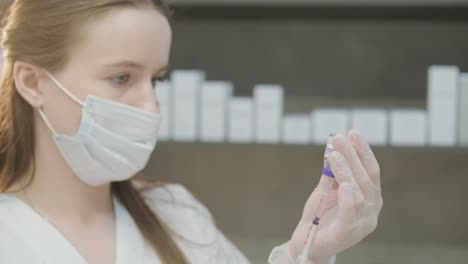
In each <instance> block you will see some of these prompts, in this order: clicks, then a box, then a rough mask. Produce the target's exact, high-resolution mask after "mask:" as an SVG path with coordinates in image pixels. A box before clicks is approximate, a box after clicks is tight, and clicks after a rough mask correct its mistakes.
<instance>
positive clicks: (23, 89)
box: [13, 61, 43, 108]
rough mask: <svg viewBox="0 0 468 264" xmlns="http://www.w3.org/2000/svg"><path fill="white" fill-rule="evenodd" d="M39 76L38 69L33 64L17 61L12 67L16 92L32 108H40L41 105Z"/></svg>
mask: <svg viewBox="0 0 468 264" xmlns="http://www.w3.org/2000/svg"><path fill="white" fill-rule="evenodd" d="M40 76H41V70H40V68H39V67H37V66H35V65H33V64H30V63H26V62H20V61H17V62H15V65H14V66H13V77H14V79H15V86H16V90H17V91H18V92H19V94H20V95H21V96H22V97H23V98H24V99H25V100H26V101H27V102H28V103H29V104H30V105H31V106H32V107H34V108H41V107H42V105H43V93H42V91H41V89H40V88H39V83H40V82H39V79H40Z"/></svg>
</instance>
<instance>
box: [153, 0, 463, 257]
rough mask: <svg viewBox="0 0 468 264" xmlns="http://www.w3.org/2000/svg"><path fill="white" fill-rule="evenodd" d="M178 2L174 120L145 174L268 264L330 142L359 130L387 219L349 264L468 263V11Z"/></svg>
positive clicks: (364, 0) (381, 4) (320, 0)
mask: <svg viewBox="0 0 468 264" xmlns="http://www.w3.org/2000/svg"><path fill="white" fill-rule="evenodd" d="M168 2H169V3H170V4H171V6H172V9H173V11H174V16H173V21H172V23H173V32H174V45H173V50H172V62H171V68H172V74H171V75H170V76H169V79H168V81H166V82H164V83H161V84H160V86H159V87H158V88H157V92H158V95H159V97H160V100H161V104H162V111H164V113H163V115H164V116H166V117H167V118H166V119H165V124H164V128H163V129H162V130H163V131H162V132H161V133H162V141H161V142H160V143H159V145H158V147H157V149H156V151H155V153H154V155H153V157H152V161H151V163H150V165H149V166H148V168H147V169H146V170H147V173H148V174H151V175H154V176H155V177H157V178H159V179H162V180H164V181H169V182H178V183H181V184H183V185H185V186H186V187H187V188H188V189H189V190H190V191H192V192H193V193H194V194H195V195H196V196H197V197H198V198H199V199H200V200H201V201H202V202H203V203H204V204H205V205H206V206H207V207H208V208H209V209H210V211H211V212H212V214H213V215H214V217H215V219H216V221H217V224H218V226H219V227H220V229H221V230H223V231H224V233H225V234H226V235H227V236H228V237H229V238H230V239H231V240H232V241H233V242H234V243H235V244H236V245H237V246H238V247H239V248H240V249H241V250H242V251H243V252H244V253H245V254H246V255H247V257H248V258H249V259H251V260H252V262H253V263H266V261H267V257H268V254H269V253H270V251H271V249H272V248H273V247H274V246H277V245H280V244H282V243H283V242H286V241H287V240H288V239H289V238H290V235H291V234H292V232H293V230H294V228H295V226H296V224H297V222H298V220H299V219H300V215H301V212H302V208H303V206H304V203H305V201H306V199H307V198H308V196H309V195H310V193H311V192H312V190H313V189H314V187H315V186H316V184H317V182H318V179H319V177H320V172H321V168H322V162H323V151H324V146H325V145H324V144H325V139H326V136H327V133H328V132H332V131H336V130H338V131H336V132H345V131H340V130H347V129H349V128H352V127H358V129H359V130H360V131H361V133H363V134H364V135H366V137H368V138H371V141H372V145H373V146H374V150H375V154H376V156H377V158H378V160H379V162H380V164H381V168H382V190H383V196H384V208H383V211H382V214H381V217H380V221H379V226H378V228H377V230H376V231H375V232H374V233H373V234H372V235H371V236H369V237H368V238H366V239H365V240H364V241H363V242H362V243H360V244H359V245H358V246H356V247H353V248H351V249H349V250H346V251H345V252H343V253H341V254H340V255H339V256H338V260H337V263H348V264H351V263H360V264H366V263H368V264H383V263H424V264H431V263H442V262H443V263H467V262H468V261H467V259H468V227H467V223H468V221H467V220H468V218H467V217H468V211H467V209H468V208H467V205H466V202H467V201H468V192H467V191H466V187H467V186H468V166H467V165H466V162H467V161H468V148H467V147H466V146H464V145H466V144H467V143H468V142H467V137H468V131H467V130H468V124H467V122H468V97H467V94H468V86H467V85H466V83H467V82H466V79H467V77H466V75H464V74H463V72H468V56H467V52H466V51H467V48H468V1H465V0H459V1H455V0H454V1H450V0H404V1H403V0H374V1H371V0H360V1H359V0H346V1H345V0H243V1H241V0H211V1H210V0H172V1H168ZM214 81H216V82H214ZM259 84H262V85H259ZM465 126H466V128H465Z"/></svg>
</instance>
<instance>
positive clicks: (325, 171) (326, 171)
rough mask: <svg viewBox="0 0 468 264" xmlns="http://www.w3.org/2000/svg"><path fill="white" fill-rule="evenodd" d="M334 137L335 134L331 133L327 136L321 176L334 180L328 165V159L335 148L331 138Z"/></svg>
mask: <svg viewBox="0 0 468 264" xmlns="http://www.w3.org/2000/svg"><path fill="white" fill-rule="evenodd" d="M334 136H335V133H331V134H330V135H329V136H328V142H327V147H326V148H325V154H324V155H323V171H322V174H323V175H325V176H328V177H331V178H335V175H333V172H332V170H331V167H330V163H329V162H328V157H330V154H332V153H333V152H335V148H334V147H333V137H334Z"/></svg>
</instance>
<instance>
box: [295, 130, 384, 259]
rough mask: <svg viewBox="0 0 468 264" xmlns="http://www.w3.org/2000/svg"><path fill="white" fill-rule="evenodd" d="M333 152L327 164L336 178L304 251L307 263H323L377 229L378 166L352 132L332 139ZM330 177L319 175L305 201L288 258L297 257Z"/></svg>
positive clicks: (368, 150)
mask: <svg viewBox="0 0 468 264" xmlns="http://www.w3.org/2000/svg"><path fill="white" fill-rule="evenodd" d="M333 146H334V148H335V150H336V151H335V152H334V153H333V154H331V155H330V157H329V162H330V165H331V169H332V171H333V173H334V175H335V177H336V181H337V182H335V184H334V186H333V189H332V191H331V192H329V194H328V196H326V197H327V199H326V201H325V202H326V203H325V204H326V206H325V209H324V211H323V212H324V213H323V214H322V217H321V219H320V225H319V226H318V231H317V233H316V236H315V238H314V240H313V242H312V244H311V246H310V248H308V249H306V250H307V257H308V258H307V259H308V262H309V263H312V264H319V263H326V261H325V260H326V259H329V258H331V257H332V256H334V255H336V254H338V253H339V252H341V251H343V250H345V249H347V248H349V247H352V246H354V245H355V244H357V243H358V242H360V241H361V240H362V239H363V238H365V237H366V236H367V235H369V234H370V233H371V232H373V231H374V230H375V228H376V227H377V221H378V217H379V213H380V211H381V209H382V205H383V201H382V195H381V189H380V167H379V164H378V163H377V160H376V158H375V156H374V154H373V152H372V150H371V148H370V146H369V144H368V143H367V141H366V140H365V139H364V138H363V137H362V136H361V135H360V134H359V133H358V132H357V131H355V130H353V131H351V132H349V133H348V135H347V136H343V135H337V136H335V137H334V138H333ZM327 181H334V180H333V178H329V177H326V176H322V177H321V180H320V182H319V184H318V185H317V187H316V188H315V190H314V191H313V192H312V194H311V195H310V197H309V199H308V200H307V202H306V204H305V207H304V210H303V213H302V218H301V220H300V222H299V224H298V225H297V227H296V230H295V231H294V233H293V235H292V237H291V240H290V242H289V253H290V256H291V257H292V258H293V259H294V260H296V259H297V258H298V257H299V255H300V254H301V252H302V250H303V248H304V246H305V241H306V239H307V235H308V233H309V229H310V227H311V225H312V222H313V220H314V218H315V213H316V210H317V208H318V206H319V202H320V199H321V194H322V192H323V186H324V185H325V184H326V183H327Z"/></svg>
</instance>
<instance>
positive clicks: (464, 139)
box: [458, 73, 468, 147]
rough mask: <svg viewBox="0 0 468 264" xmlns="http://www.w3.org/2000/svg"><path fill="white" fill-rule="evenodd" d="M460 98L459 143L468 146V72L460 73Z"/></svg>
mask: <svg viewBox="0 0 468 264" xmlns="http://www.w3.org/2000/svg"><path fill="white" fill-rule="evenodd" d="M459 97H460V100H459V106H460V107H459V109H460V110H459V115H458V123H459V124H460V126H459V133H458V138H459V144H460V145H461V146H465V147H466V146H468V73H463V74H461V75H460V96H459Z"/></svg>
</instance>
